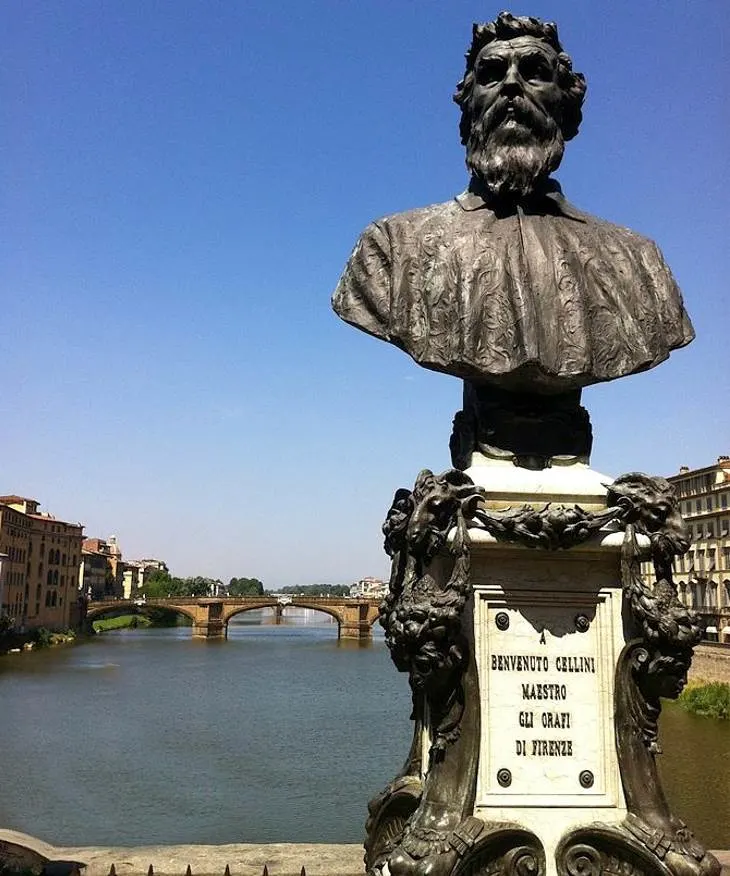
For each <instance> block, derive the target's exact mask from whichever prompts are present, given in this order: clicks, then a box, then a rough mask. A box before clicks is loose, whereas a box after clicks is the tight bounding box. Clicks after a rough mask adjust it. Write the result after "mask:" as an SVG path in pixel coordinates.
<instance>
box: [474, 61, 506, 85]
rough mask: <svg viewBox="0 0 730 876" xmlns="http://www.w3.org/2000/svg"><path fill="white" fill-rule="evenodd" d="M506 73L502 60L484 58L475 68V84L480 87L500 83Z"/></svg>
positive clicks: (504, 62) (504, 63)
mask: <svg viewBox="0 0 730 876" xmlns="http://www.w3.org/2000/svg"><path fill="white" fill-rule="evenodd" d="M506 72H507V62H506V61H505V60H504V58H484V59H483V60H482V61H480V62H479V66H478V67H477V82H479V84H480V85H494V84H495V83H497V82H501V81H502V80H503V79H504V77H505V74H506Z"/></svg>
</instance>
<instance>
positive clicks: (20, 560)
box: [0, 495, 83, 630]
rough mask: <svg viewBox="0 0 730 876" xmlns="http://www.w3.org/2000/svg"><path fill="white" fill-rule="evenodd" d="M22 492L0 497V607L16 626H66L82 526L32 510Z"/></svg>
mask: <svg viewBox="0 0 730 876" xmlns="http://www.w3.org/2000/svg"><path fill="white" fill-rule="evenodd" d="M38 504H39V503H38V502H37V501H36V500H35V499H28V498H26V497H24V496H15V495H12V496H0V553H4V554H7V556H8V559H7V560H6V561H5V562H4V563H3V579H4V581H3V587H2V611H3V613H5V614H7V615H9V616H10V617H11V618H13V620H14V621H15V624H16V627H17V628H18V629H19V630H23V629H30V628H33V627H46V628H47V629H52V630H61V629H67V628H68V627H70V626H72V624H73V619H74V612H75V610H76V608H77V603H78V589H77V582H78V577H79V565H80V563H81V542H82V540H83V526H82V524H80V523H68V522H66V521H64V520H58V519H57V518H55V517H52V516H51V515H50V514H47V513H41V512H39V510H38Z"/></svg>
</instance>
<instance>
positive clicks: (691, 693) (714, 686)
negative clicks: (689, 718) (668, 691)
mask: <svg viewBox="0 0 730 876" xmlns="http://www.w3.org/2000/svg"><path fill="white" fill-rule="evenodd" d="M678 703H679V705H680V706H681V707H682V708H683V709H685V710H686V711H688V712H692V713H693V714H695V715H702V716H704V717H706V718H720V719H723V720H726V721H727V720H730V684H724V683H723V682H721V681H712V682H710V683H709V684H692V685H689V686H688V687H686V688H685V689H684V690H683V691H682V693H681V694H680V697H679V700H678Z"/></svg>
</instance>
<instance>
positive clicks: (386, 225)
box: [365, 198, 463, 236]
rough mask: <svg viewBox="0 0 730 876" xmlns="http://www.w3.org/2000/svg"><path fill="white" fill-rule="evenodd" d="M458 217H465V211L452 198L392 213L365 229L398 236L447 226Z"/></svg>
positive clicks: (366, 231)
mask: <svg viewBox="0 0 730 876" xmlns="http://www.w3.org/2000/svg"><path fill="white" fill-rule="evenodd" d="M457 215H463V210H462V208H461V207H460V206H459V204H458V202H457V200H456V199H455V198H452V199H451V200H450V201H444V202H442V203H440V204H429V205H428V206H427V207H417V208H416V209H414V210H404V211H403V212H401V213H390V214H389V215H388V216H383V217H381V218H380V219H377V220H376V221H375V222H372V223H371V224H370V225H369V226H368V227H367V228H366V229H365V233H366V234H367V233H373V232H374V233H378V232H380V233H386V234H388V235H396V236H400V235H401V234H404V233H405V234H409V233H411V234H412V233H418V232H419V231H421V230H423V229H425V228H427V227H429V226H436V225H441V224H447V223H448V222H450V221H451V220H452V219H453V217H454V216H457Z"/></svg>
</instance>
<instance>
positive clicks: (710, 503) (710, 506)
mask: <svg viewBox="0 0 730 876" xmlns="http://www.w3.org/2000/svg"><path fill="white" fill-rule="evenodd" d="M712 508H713V502H712V496H708V497H707V510H708V511H712Z"/></svg>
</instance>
